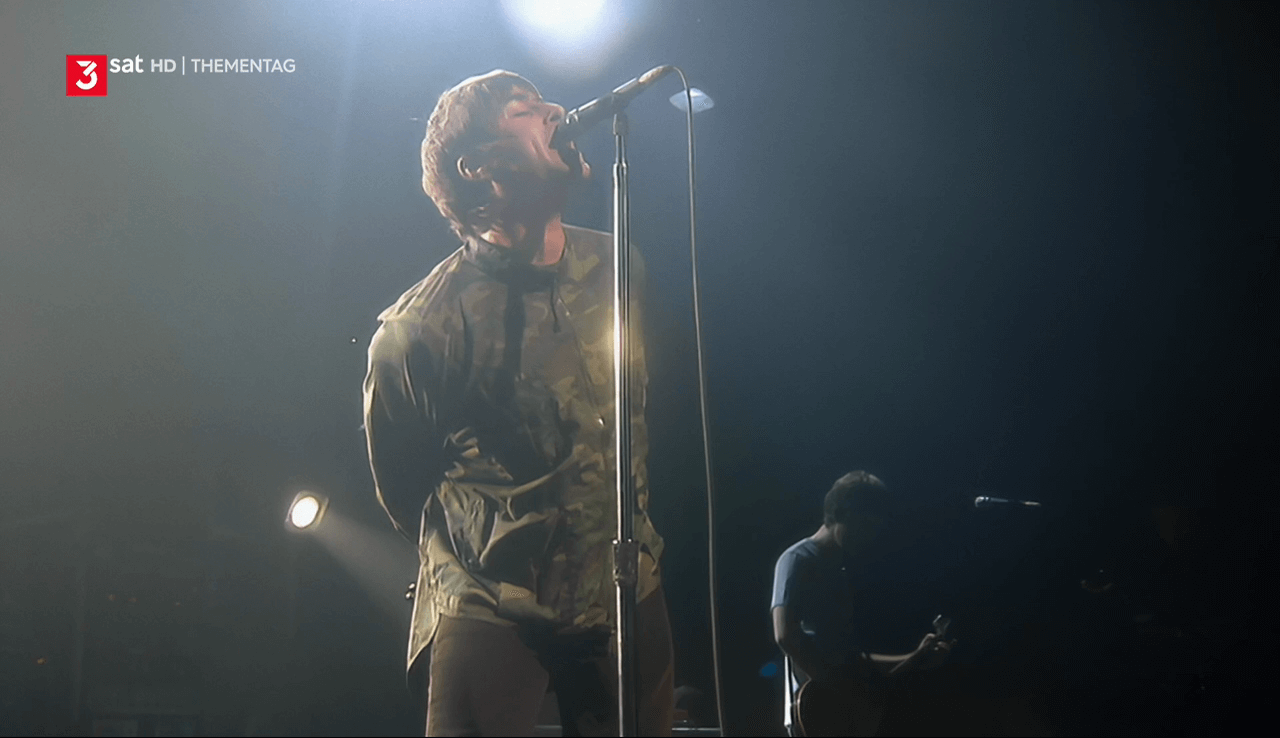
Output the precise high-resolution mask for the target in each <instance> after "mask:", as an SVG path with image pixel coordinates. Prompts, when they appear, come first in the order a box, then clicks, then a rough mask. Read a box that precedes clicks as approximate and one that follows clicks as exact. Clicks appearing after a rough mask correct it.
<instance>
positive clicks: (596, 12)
mask: <svg viewBox="0 0 1280 738" xmlns="http://www.w3.org/2000/svg"><path fill="white" fill-rule="evenodd" d="M502 6H503V8H505V9H506V11H507V15H508V17H510V18H511V20H512V21H513V22H515V23H516V24H518V25H519V26H520V27H522V28H525V29H528V30H530V31H532V32H535V33H539V34H545V35H548V36H560V37H565V38H568V39H569V40H573V39H574V38H576V37H580V36H581V35H582V34H583V33H586V32H588V31H590V30H591V29H592V28H593V27H594V26H595V25H596V24H597V23H599V22H600V13H601V11H602V10H604V0H503V2H502Z"/></svg>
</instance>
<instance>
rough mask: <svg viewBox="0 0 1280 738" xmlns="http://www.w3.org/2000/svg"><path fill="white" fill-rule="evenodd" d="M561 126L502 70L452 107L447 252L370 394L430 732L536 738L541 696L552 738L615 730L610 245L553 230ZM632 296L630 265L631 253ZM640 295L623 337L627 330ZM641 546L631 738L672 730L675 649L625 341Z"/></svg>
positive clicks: (446, 131) (474, 83)
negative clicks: (411, 565)
mask: <svg viewBox="0 0 1280 738" xmlns="http://www.w3.org/2000/svg"><path fill="white" fill-rule="evenodd" d="M563 116H564V109H563V108H562V107H560V106H559V105H556V104H553V103H549V102H546V101H544V100H543V99H542V96H541V95H540V94H539V93H538V90H537V88H536V87H534V86H533V84H532V83H530V82H529V81H528V80H526V79H524V78H522V77H520V76H518V75H516V74H513V73H511V72H506V71H502V70H495V71H492V72H490V73H488V74H484V75H481V76H478V77H472V78H470V79H467V80H464V81H463V82H461V83H459V84H458V85H457V86H456V87H454V88H452V89H450V90H448V91H447V92H445V93H444V94H443V95H442V96H441V97H440V100H439V102H438V103H437V104H436V107H435V110H434V112H433V113H432V114H431V118H430V120H429V122H428V123H427V131H426V137H425V139H424V140H423V142H422V186H423V189H424V190H426V193H427V194H428V195H429V196H430V197H431V199H432V201H434V203H435V205H436V207H437V208H438V209H439V211H440V213H441V214H442V215H443V216H444V217H445V218H446V219H448V221H449V223H450V224H451V226H452V228H453V230H454V232H455V233H456V234H457V235H458V237H459V239H460V240H461V245H460V247H459V248H458V249H457V250H456V251H454V252H453V253H452V254H451V255H450V256H448V257H447V258H446V259H445V260H444V261H442V262H441V263H440V264H439V265H437V266H436V267H435V269H434V270H433V271H432V272H431V273H430V274H429V275H428V276H427V277H426V278H425V279H423V280H422V281H421V282H419V283H418V284H417V285H415V286H414V287H412V288H411V289H410V290H409V291H408V292H406V293H404V295H403V296H401V298H400V299H399V300H397V301H396V302H395V304H394V305H392V306H391V307H389V308H387V309H386V310H385V311H384V312H383V313H382V314H381V315H380V316H379V320H380V321H381V323H382V325H381V327H380V328H379V329H378V331H377V333H376V334H375V335H374V337H373V340H372V342H371V345H370V347H369V369H368V375H367V377H366V378H365V383H364V410H365V430H366V433H367V439H368V449H369V459H370V464H371V466H372V469H373V476H374V480H375V482H376V486H377V494H378V500H379V501H380V502H381V504H382V506H383V508H384V509H385V510H386V511H387V513H388V514H389V515H390V516H391V519H392V521H393V523H394V525H395V526H396V527H397V528H398V529H400V530H401V531H403V532H405V533H406V534H412V533H413V532H415V531H416V532H417V534H418V535H417V539H418V552H419V559H420V562H421V565H420V568H419V573H418V580H417V585H416V590H415V592H416V594H415V602H414V607H413V621H412V623H413V624H412V628H411V632H410V636H409V653H408V658H409V669H410V672H411V673H414V672H415V667H421V666H422V664H421V663H419V662H420V661H423V659H420V657H421V656H422V655H423V651H424V650H426V649H427V648H428V646H429V647H430V649H429V654H430V669H429V674H428V676H429V687H428V690H427V691H428V695H427V735H429V736H437V735H438V736H446V735H448V736H461V735H467V736H498V735H503V736H505V735H533V731H534V721H535V718H536V716H537V712H538V709H539V706H540V705H541V703H542V700H543V697H544V695H545V694H546V693H547V691H548V686H550V687H552V688H554V690H555V692H556V696H557V699H558V701H559V706H560V719H561V725H562V728H563V731H564V735H593V734H594V735H616V734H617V708H616V704H617V703H616V698H617V696H616V676H615V675H616V666H615V663H616V662H615V658H616V657H615V656H614V654H613V653H612V652H611V645H612V628H613V627H614V626H615V621H616V613H615V605H614V582H613V554H612V539H613V538H614V535H615V527H616V522H615V521H616V517H615V510H616V501H615V490H614V486H615V485H614V481H615V477H614V471H613V469H614V462H615V453H614V442H613V433H614V422H615V418H614V401H613V353H612V352H613V335H612V334H613V309H612V300H613V281H612V280H613V269H612V264H613V251H612V239H611V237H610V236H609V235H608V234H606V233H601V232H598V231H592V230H587V229H584V228H578V227H574V226H570V225H566V224H564V223H562V222H561V220H560V218H561V212H562V210H563V207H564V205H565V202H566V198H567V195H568V191H569V189H570V186H571V185H572V184H573V183H575V182H577V181H579V180H582V179H585V178H586V177H587V176H588V175H589V173H590V167H589V166H588V165H587V163H586V161H585V159H583V157H582V156H581V154H579V153H578V151H577V150H576V149H574V148H573V147H572V145H570V146H569V147H563V148H560V149H556V148H553V147H552V146H551V138H552V134H553V133H554V132H555V130H556V127H557V126H558V125H559V124H560V122H561V120H562V118H563ZM632 253H633V255H632V264H633V267H632V280H633V286H634V288H633V291H632V294H633V295H640V294H642V293H643V278H644V272H643V263H642V262H641V261H640V258H639V255H638V254H636V253H635V252H634V251H633V252H632ZM640 315H641V312H640V306H639V304H638V300H635V298H633V305H632V308H631V316H632V318H633V324H632V326H631V331H632V332H633V334H634V335H635V336H636V337H637V339H638V338H639V337H640V336H641V335H642V333H641V331H640V325H641V323H640V321H639V318H640ZM633 345H634V346H635V349H634V350H633V351H632V357H633V361H634V366H633V372H634V373H633V375H632V376H633V377H634V380H633V387H634V388H635V391H634V398H633V403H632V406H631V407H630V408H629V409H628V410H629V411H628V413H626V414H625V415H624V417H628V419H629V422H630V423H631V424H632V425H631V428H632V431H631V434H632V435H631V437H632V439H633V447H632V459H633V462H634V479H635V487H636V492H637V497H638V500H639V509H638V510H637V511H636V513H635V515H636V518H635V519H636V527H635V530H636V534H635V535H636V538H637V539H638V540H639V541H640V543H641V550H642V552H641V557H640V571H639V576H640V578H639V583H638V585H637V590H636V599H637V602H638V603H639V604H638V608H637V617H636V622H637V632H636V634H635V637H636V639H637V645H638V649H637V653H638V654H639V656H638V664H637V667H638V689H637V695H636V702H637V704H638V706H639V712H640V715H639V726H638V727H639V730H640V734H641V735H670V734H671V719H672V708H673V680H674V675H673V666H672V662H673V656H672V647H671V636H670V630H669V625H668V621H667V608H666V602H665V600H664V599H663V593H662V588H661V584H660V571H659V564H658V562H659V560H660V557H661V554H662V546H663V544H662V538H661V537H660V536H659V535H658V534H657V532H656V531H655V530H654V528H653V526H652V524H651V523H650V520H649V516H648V513H647V512H646V511H647V508H648V498H649V489H648V480H647V474H646V470H645V462H646V457H647V452H648V436H647V431H646V427H645V420H644V400H645V387H646V385H647V379H648V376H647V373H646V371H645V359H644V350H643V346H642V342H641V341H640V340H635V341H633Z"/></svg>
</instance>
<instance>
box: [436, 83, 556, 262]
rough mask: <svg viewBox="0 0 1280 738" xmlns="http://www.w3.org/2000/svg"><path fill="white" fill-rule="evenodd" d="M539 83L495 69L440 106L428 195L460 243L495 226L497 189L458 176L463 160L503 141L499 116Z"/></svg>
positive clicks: (456, 89) (453, 93)
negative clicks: (492, 210) (516, 94)
mask: <svg viewBox="0 0 1280 738" xmlns="http://www.w3.org/2000/svg"><path fill="white" fill-rule="evenodd" d="M517 88H524V89H528V90H531V91H533V92H534V93H537V91H538V88H537V87H534V85H533V83H532V82H530V81H529V80H527V79H525V78H524V77H521V76H520V75H518V74H516V73H514V72H508V71H506V70H503V69H495V70H493V71H492V72H489V73H487V74H481V75H478V76H476V77H470V78H468V79H465V80H463V81H461V82H459V83H458V84H457V85H455V86H454V87H453V88H452V89H450V90H448V91H446V92H445V93H444V94H443V95H441V96H440V100H439V101H437V102H436V107H435V110H433V111H432V113H431V118H430V119H429V120H428V121H427V133H426V136H425V137H424V138H423V139H422V189H423V191H425V192H426V193H427V195H428V196H429V197H430V198H431V201H432V202H434V203H435V205H436V208H437V209H438V210H439V211H440V214H441V215H443V216H444V217H445V219H447V220H448V221H449V225H451V226H452V227H453V230H454V232H455V233H457V234H458V236H459V237H460V238H466V237H467V236H468V235H473V234H475V233H476V232H477V231H478V230H481V229H483V227H484V226H485V225H486V224H487V223H489V214H488V207H489V206H490V205H491V204H492V201H493V187H492V186H491V184H490V183H489V182H488V181H486V180H471V179H466V178H464V177H463V176H462V173H461V172H459V171H458V160H459V159H460V158H462V157H473V158H474V157H479V156H482V155H484V154H487V153H488V152H489V149H490V148H491V147H492V145H493V143H494V142H495V141H496V140H497V137H498V134H497V124H498V116H499V114H500V113H501V112H502V108H503V106H504V105H506V104H507V102H508V100H509V98H510V96H511V93H512V92H513V91H515V90H516V89H517Z"/></svg>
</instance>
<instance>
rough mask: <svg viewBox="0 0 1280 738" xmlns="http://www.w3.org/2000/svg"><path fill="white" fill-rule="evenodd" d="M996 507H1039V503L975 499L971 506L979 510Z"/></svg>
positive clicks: (1000, 498)
mask: <svg viewBox="0 0 1280 738" xmlns="http://www.w3.org/2000/svg"><path fill="white" fill-rule="evenodd" d="M996 505H1022V506H1024V507H1040V503H1039V502H1032V501H1030V500H1006V499H1004V498H1002V497H975V498H973V506H974V507H976V508H978V509H979V510H981V509H983V508H987V507H995V506H996Z"/></svg>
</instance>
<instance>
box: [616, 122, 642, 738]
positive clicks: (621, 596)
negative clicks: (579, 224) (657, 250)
mask: <svg viewBox="0 0 1280 738" xmlns="http://www.w3.org/2000/svg"><path fill="white" fill-rule="evenodd" d="M627 134H628V125H627V116H626V114H625V113H624V112H622V111H619V112H618V113H616V114H615V115H614V117H613V139H614V144H615V148H616V150H617V155H616V158H615V160H614V164H613V249H614V257H613V285H614V290H613V292H614V295H613V345H614V350H613V412H614V420H615V429H614V448H615V452H616V463H617V513H618V526H617V534H618V537H617V538H616V539H615V540H614V541H613V580H614V583H615V584H616V585H617V599H616V603H617V615H618V623H617V633H616V641H615V643H616V645H617V652H618V729H619V731H620V733H619V734H620V735H622V736H624V737H627V738H630V737H631V736H636V735H638V732H637V730H638V716H637V714H636V696H635V691H636V681H637V680H636V651H635V641H634V639H633V637H632V635H633V633H634V632H635V616H636V584H637V582H638V579H639V577H638V573H639V572H638V570H639V568H640V543H639V542H638V541H637V540H636V539H635V508H636V488H635V477H634V475H633V474H632V469H631V463H632V462H631V379H632V377H631V340H632V335H631V248H630V247H631V205H630V199H629V197H628V192H627V177H628V173H627Z"/></svg>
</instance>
